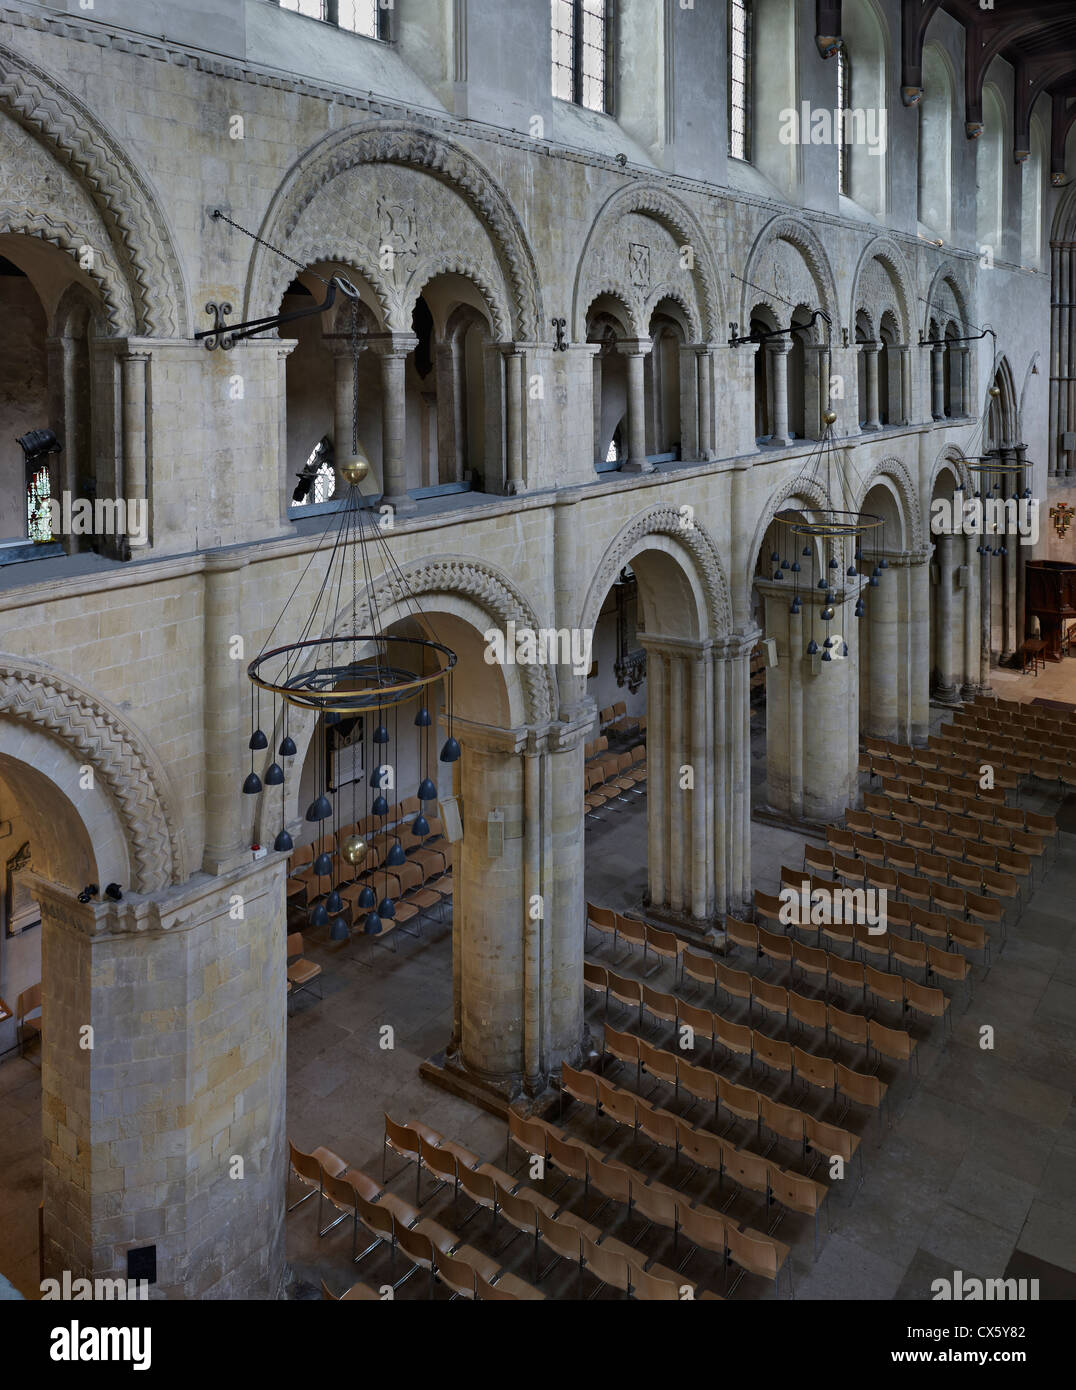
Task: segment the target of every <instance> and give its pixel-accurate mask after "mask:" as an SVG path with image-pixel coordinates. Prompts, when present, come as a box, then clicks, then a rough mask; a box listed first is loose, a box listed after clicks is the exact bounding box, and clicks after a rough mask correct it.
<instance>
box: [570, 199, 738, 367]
mask: <svg viewBox="0 0 1076 1390" xmlns="http://www.w3.org/2000/svg"><path fill="white" fill-rule="evenodd" d="M631 213H641V214H642V215H643V216H645V217H650V218H652V219H653V220H654V221H655V222H657V223H658V224H659V225H660V226H662V227H664V229H665V230H666V231H667V232H669V233H670V234H671V235H672V236H673V237H674V238H676V239H677V242H678V244H679V245H680V246H686V247H689V248H690V249H691V252H692V255H693V257H694V265H693V268H692V269H690V270H685V272H684V275H685V277H687V278H688V279H689V280H690V282H691V285H692V288H693V290H694V294H695V298H696V299H697V301H698V305H697V307H694V308H691V307H689V306H687V305H685V308H689V318H690V320H691V322H692V326H693V328H694V329H695V330H696V331H700V332H701V333H702V334H704V335H705V337H706V338H707V339H708V340H716V339H717V338H719V337H720V335H721V331H722V326H723V323H724V318H725V307H724V300H723V296H722V293H721V286H720V282H719V280H718V278H717V276H716V274H715V273H714V268H713V264H712V261H711V256H710V249H709V242H708V241H707V239H706V236H705V234H704V232H703V230H702V227H701V226H700V224H699V222H698V221H697V219H696V217H695V215H694V213H693V212H692V211H691V210H690V208H688V207H687V205H686V204H684V203H682V202H681V201H680V200H679V198H675V197H673V196H672V194H670V193H668V192H667V191H666V190H665V189H664V188H662V187H661V186H660V185H658V184H643V185H641V186H638V187H628V188H622V189H620V190H619V191H618V192H616V193H614V194H613V195H612V197H611V198H609V199H608V201H607V202H606V203H605V205H604V206H603V207H602V208H601V209H600V210H599V212H598V215H597V217H595V219H594V223H593V225H592V227H591V229H590V232H589V233H588V235H587V239H586V242H585V243H584V246H583V251H582V254H581V256H580V257H579V265H578V268H577V270H576V275H575V289H574V293H573V298H572V332H573V335H574V337H575V339H576V341H578V342H582V341H583V339H584V338H585V337H586V314H587V310H588V309H589V308H590V306H591V304H593V302H594V300H595V298H596V297H597V296H598V295H600V294H612V295H615V296H616V297H617V298H618V299H623V300H624V302H625V304H626V305H627V306H628V308H629V310H630V312H631V315H632V318H633V320H634V321H635V325H636V327H637V331H638V332H639V333H640V334H641V333H644V332H645V329H646V324H647V323H648V322H649V318H650V316H649V313H648V312H647V306H648V305H649V306H651V308H652V306H653V305H654V304H656V303H658V302H659V301H660V300H661V299H663V298H667V297H669V296H674V297H677V298H679V299H681V300H683V299H684V295H683V283H682V282H681V283H679V284H678V283H677V280H676V279H674V278H672V277H671V276H669V275H664V276H662V277H661V278H660V279H659V280H658V282H657V283H656V284H653V285H650V284H648V285H647V286H645V289H643V287H641V286H640V287H639V288H635V287H633V286H631V285H630V284H629V283H628V281H627V280H626V279H625V278H624V274H623V273H622V271H621V268H620V267H617V266H613V265H610V264H609V263H608V258H609V256H610V255H611V254H615V250H611V249H610V248H612V247H613V240H612V238H611V236H610V235H609V232H610V230H611V228H612V227H614V226H616V225H617V224H619V223H620V222H621V221H622V220H623V219H624V218H625V217H627V216H629V215H630V214H631ZM640 289H643V292H642V293H640V292H639V290H640Z"/></svg>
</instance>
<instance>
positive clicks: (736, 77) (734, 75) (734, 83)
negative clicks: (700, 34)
mask: <svg viewBox="0 0 1076 1390" xmlns="http://www.w3.org/2000/svg"><path fill="white" fill-rule="evenodd" d="M752 21H753V15H752V5H751V0H729V39H728V44H729V71H728V97H729V101H728V106H729V154H730V155H731V156H732V158H733V159H750V158H751V133H752V132H751V126H752V121H751V79H752V62H753V54H752Z"/></svg>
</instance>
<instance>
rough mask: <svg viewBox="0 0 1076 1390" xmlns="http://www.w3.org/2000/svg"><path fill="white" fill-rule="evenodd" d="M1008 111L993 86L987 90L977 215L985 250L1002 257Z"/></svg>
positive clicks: (978, 150) (978, 157) (978, 163)
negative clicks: (1006, 115) (1006, 114)
mask: <svg viewBox="0 0 1076 1390" xmlns="http://www.w3.org/2000/svg"><path fill="white" fill-rule="evenodd" d="M1007 129H1008V125H1007V122H1006V120H1005V109H1004V107H1003V106H1002V103H1001V99H1000V98H999V97H998V95H997V93H996V92H995V91H994V89H993V88H992V87H989V86H988V87H985V88H984V89H983V133H982V135H981V136H980V137H979V139H978V140H977V141H976V151H975V171H976V178H977V185H978V188H977V196H976V213H977V224H978V234H979V244H980V246H981V247H986V248H988V249H989V251H990V253H991V255H992V256H994V257H997V256H999V255H1000V251H1001V245H1002V235H1003V225H1004V224H1003V220H1002V217H1003V208H1004V187H1005V131H1006V130H1007Z"/></svg>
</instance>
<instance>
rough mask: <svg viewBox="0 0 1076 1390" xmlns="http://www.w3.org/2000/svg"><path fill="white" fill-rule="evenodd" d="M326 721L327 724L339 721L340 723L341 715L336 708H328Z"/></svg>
mask: <svg viewBox="0 0 1076 1390" xmlns="http://www.w3.org/2000/svg"><path fill="white" fill-rule="evenodd" d="M325 723H326V724H339V723H340V715H339V714H338V713H337V711H336V710H334V709H331V710H327V711H326V713H325Z"/></svg>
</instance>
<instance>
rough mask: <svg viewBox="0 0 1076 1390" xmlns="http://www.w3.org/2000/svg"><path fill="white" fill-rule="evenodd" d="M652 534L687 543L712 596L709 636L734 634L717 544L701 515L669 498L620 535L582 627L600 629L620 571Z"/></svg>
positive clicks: (586, 605) (592, 590)
mask: <svg viewBox="0 0 1076 1390" xmlns="http://www.w3.org/2000/svg"><path fill="white" fill-rule="evenodd" d="M685 523H690V524H685ZM650 536H663V537H666V538H668V539H670V540H672V541H673V542H675V543H676V544H677V545H678V546H680V547H682V548H683V550H684V551H685V552H686V555H687V558H688V559H689V560H690V562H691V566H692V568H693V570H694V572H695V575H696V577H697V579H698V581H699V584H700V587H701V589H702V592H703V594H704V596H705V599H706V622H707V627H708V629H709V631H708V635H709V636H710V637H727V636H729V634H730V633H731V632H732V600H731V596H730V593H729V585H728V580H727V578H726V577H725V571H724V568H723V566H722V564H721V556H720V553H719V552H718V548H717V545H716V544H715V542H714V540H713V537H712V536H711V535H710V534H709V532H708V531H707V530H706V528H705V527H704V526H702V525H700V523H699V522H698V520H697V519H696V518H695V517H685V516H684V514H683V513H682V512H681V510H680V508H679V507H671V506H669V505H668V504H665V503H662V504H659V505H658V506H656V507H650V508H648V510H646V511H645V512H641V513H640V514H639V515H638V516H636V517H633V518H632V520H631V521H629V522H628V523H627V525H625V526H623V527H622V528H621V529H620V531H618V532H617V534H616V536H614V538H613V540H612V541H611V542H610V544H609V546H608V548H607V549H606V552H605V554H604V556H603V557H602V559H601V562H600V563H599V565H598V569H597V571H596V572H595V574H594V577H593V578H592V579H591V581H590V584H589V585H588V586H587V594H586V598H585V600H584V602H583V608H582V612H581V614H580V618H579V626H580V627H582V628H584V629H592V628H594V626H595V625H596V624H597V621H598V614H599V613H600V612H601V606H602V604H603V603H604V602H605V596H606V594H607V593H608V592H609V590H610V589H611V588H612V586H613V584H614V583H615V581H616V577H617V575H618V574H619V573H620V571H621V570H622V569H623V568H624V566H625V565H627V564H628V563H630V561H631V558H632V556H633V555H637V554H638V553H639V550H640V549H641V548H642V547H643V546H644V545H645V542H646V540H647V538H648V537H650Z"/></svg>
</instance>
